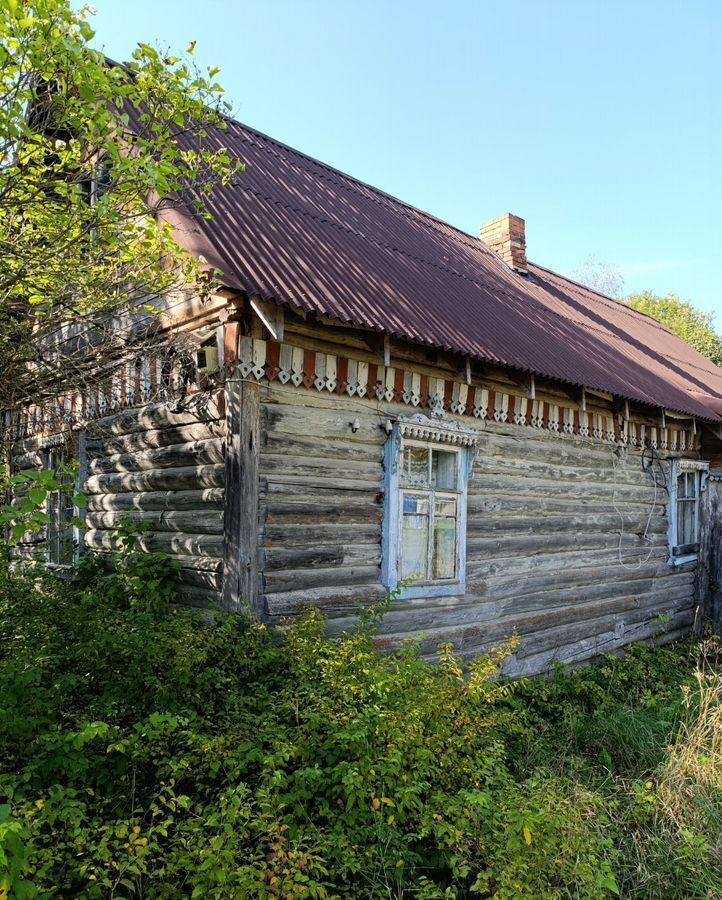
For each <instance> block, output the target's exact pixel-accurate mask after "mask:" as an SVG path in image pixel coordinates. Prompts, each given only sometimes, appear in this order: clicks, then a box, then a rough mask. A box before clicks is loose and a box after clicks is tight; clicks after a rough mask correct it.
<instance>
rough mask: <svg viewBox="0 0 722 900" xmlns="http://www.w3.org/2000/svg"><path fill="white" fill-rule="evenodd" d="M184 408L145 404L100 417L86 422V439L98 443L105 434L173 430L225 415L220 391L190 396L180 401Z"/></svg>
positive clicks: (173, 404) (163, 404)
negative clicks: (161, 429)
mask: <svg viewBox="0 0 722 900" xmlns="http://www.w3.org/2000/svg"><path fill="white" fill-rule="evenodd" d="M183 406H184V408H182V409H178V408H177V407H176V404H175V403H165V402H163V403H149V404H147V405H146V406H140V407H136V408H133V409H124V410H121V411H120V412H117V413H113V414H111V415H108V416H104V417H103V418H101V419H96V420H94V421H92V422H89V423H88V429H87V432H88V439H89V440H91V441H97V440H102V439H103V438H104V437H106V436H107V435H116V434H120V435H125V434H132V433H134V432H138V431H155V430H156V429H160V428H177V427H178V426H180V425H193V424H196V423H198V422H209V421H214V420H216V419H222V418H223V417H224V415H225V412H224V406H223V391H216V392H215V393H213V394H193V395H191V396H189V397H187V398H185V400H184V401H183Z"/></svg>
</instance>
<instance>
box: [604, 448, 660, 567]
mask: <svg viewBox="0 0 722 900" xmlns="http://www.w3.org/2000/svg"><path fill="white" fill-rule="evenodd" d="M621 451H622V448H621V447H616V448H615V449H614V450H613V451H612V471H613V473H614V478H613V487H612V505H613V506H614V510H615V512H616V513H617V515H618V516H619V519H620V522H621V528H620V529H619V541H618V543H617V558H618V560H619V565H620V566H622V568H624V569H630V570H632V571H636V570H637V569H641V568H642V566H644V565H646V563H648V562H649V560H650V559H651V557H652V554H653V553H654V545H653V544H652V538H651V537H650V535H649V527H650V525H651V524H652V517H653V516H654V511H655V509H656V508H657V496H658V493H659V489H660V488H663V489H664V490H665V491H666V490H667V477H666V474H665V471H664V467H663V465H662V461H661V460H660V458H659V456H658V455H657V453H656V451H655V449H654V447H651V446H647V447H645V448H644V450H643V451H642V469H643V470H644V471H645V472H646V473H647V474H648V475H649V476H650V477H651V479H652V482H653V484H654V498H653V500H652V505H651V507H650V510H649V515H648V516H647V522H646V524H645V526H644V531H643V532H642V535H641V540H642V541H643V542H644V543H646V544H650V545H651V546H650V548H649V551H648V552H647V555H646V556H645V557H644V559H640V560H638V561H637V562H636V563H634V564H629V563H626V562H624V560H623V559H622V542H623V540H624V513H623V512H622V511H621V510H620V508H619V506H618V505H617V464H618V462H619V454H620V452H621ZM658 474H659V478H658Z"/></svg>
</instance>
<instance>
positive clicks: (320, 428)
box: [261, 392, 409, 446]
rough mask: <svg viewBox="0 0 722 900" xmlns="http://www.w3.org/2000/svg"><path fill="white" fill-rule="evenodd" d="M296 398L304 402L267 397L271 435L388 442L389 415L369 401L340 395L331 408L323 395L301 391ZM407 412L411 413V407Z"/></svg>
mask: <svg viewBox="0 0 722 900" xmlns="http://www.w3.org/2000/svg"><path fill="white" fill-rule="evenodd" d="M291 396H293V395H291ZM296 397H298V400H299V401H300V402H299V403H298V404H297V405H296V404H294V405H292V404H290V403H288V402H285V403H272V402H269V400H268V398H267V399H266V401H265V402H264V405H263V413H262V420H261V426H262V429H263V430H265V431H266V432H269V433H270V432H276V433H279V434H290V435H309V434H312V435H313V436H314V437H315V438H316V439H317V440H318V441H319V443H320V442H323V441H325V440H343V441H348V443H350V444H366V445H368V444H371V445H374V446H381V445H383V443H384V442H385V440H386V433H385V431H384V430H383V425H384V423H385V422H386V419H387V418H388V414H387V415H379V413H378V411H377V409H375V408H374V407H372V406H371V405H370V404H369V403H368V402H367V401H363V400H360V399H358V398H351V397H339V396H336V397H331V398H330V400H331V405H330V406H324V403H327V402H328V400H327V398H325V397H323V395H320V394H319V395H316V394H314V393H310V392H308V393H306V392H304V393H303V394H300V392H297V394H296ZM284 399H290V397H287V398H284ZM405 412H406V414H408V412H409V410H408V407H406V408H405ZM389 414H391V413H390V412H389ZM356 419H358V420H359V421H358V429H357V430H356V431H352V430H351V423H352V422H355V421H356Z"/></svg>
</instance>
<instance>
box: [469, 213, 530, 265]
mask: <svg viewBox="0 0 722 900" xmlns="http://www.w3.org/2000/svg"><path fill="white" fill-rule="evenodd" d="M479 237H480V238H481V239H482V241H483V242H484V243H485V244H486V246H487V247H489V248H490V249H491V250H493V251H494V253H496V254H497V256H499V257H501V259H502V260H503V261H504V262H505V263H506V264H507V266H509V268H511V269H514V271H515V272H526V270H527V268H526V229H525V226H524V219H520V218H519V216H512V214H511V213H504V215H503V216H499V217H498V218H496V219H492V220H491V222H486V223H485V224H484V225H482V226H481V229H480V231H479Z"/></svg>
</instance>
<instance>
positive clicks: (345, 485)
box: [259, 472, 383, 495]
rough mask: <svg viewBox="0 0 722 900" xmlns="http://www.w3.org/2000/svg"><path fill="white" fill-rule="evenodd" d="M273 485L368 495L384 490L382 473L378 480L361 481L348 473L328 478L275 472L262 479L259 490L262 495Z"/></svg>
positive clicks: (319, 475)
mask: <svg viewBox="0 0 722 900" xmlns="http://www.w3.org/2000/svg"><path fill="white" fill-rule="evenodd" d="M271 484H275V485H297V486H299V487H305V488H306V490H307V491H313V489H314V487H319V488H326V489H328V490H338V491H361V492H364V493H367V494H372V495H373V494H376V493H378V492H379V491H381V490H382V489H383V479H382V477H381V472H379V476H378V477H377V478H374V479H371V478H365V479H361V478H359V477H357V476H356V477H355V476H353V475H349V474H348V473H346V474H345V475H341V476H339V475H334V476H327V475H321V474H316V473H314V472H305V473H302V472H299V473H297V474H293V475H287V474H285V473H279V472H274V473H273V474H268V475H266V477H264V478H261V480H260V482H259V489H260V491H261V493H263V492H264V491H266V490H268V488H269V486H270V485H271Z"/></svg>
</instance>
